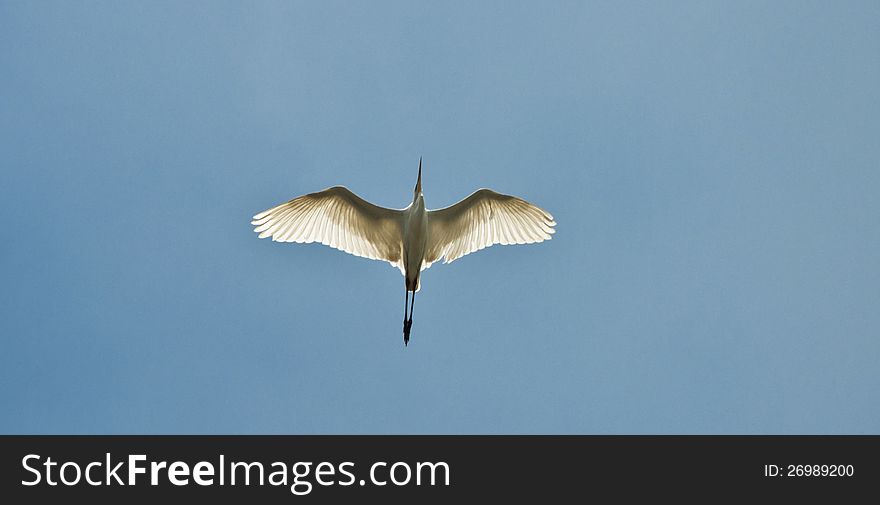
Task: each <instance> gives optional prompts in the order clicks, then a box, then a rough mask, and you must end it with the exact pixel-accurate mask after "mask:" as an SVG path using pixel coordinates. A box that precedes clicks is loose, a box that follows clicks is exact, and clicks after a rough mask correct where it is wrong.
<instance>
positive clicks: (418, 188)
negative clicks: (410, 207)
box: [416, 156, 422, 193]
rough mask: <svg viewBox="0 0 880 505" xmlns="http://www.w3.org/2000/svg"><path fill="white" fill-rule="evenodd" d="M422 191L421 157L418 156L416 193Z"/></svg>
mask: <svg viewBox="0 0 880 505" xmlns="http://www.w3.org/2000/svg"><path fill="white" fill-rule="evenodd" d="M421 192H422V157H421V156H419V179H418V180H417V181H416V193H421Z"/></svg>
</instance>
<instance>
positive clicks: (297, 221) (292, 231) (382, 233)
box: [251, 186, 403, 268]
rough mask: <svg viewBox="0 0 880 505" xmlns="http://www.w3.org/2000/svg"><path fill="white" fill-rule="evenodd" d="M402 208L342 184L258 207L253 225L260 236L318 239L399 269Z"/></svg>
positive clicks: (290, 239)
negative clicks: (376, 202) (377, 202)
mask: <svg viewBox="0 0 880 505" xmlns="http://www.w3.org/2000/svg"><path fill="white" fill-rule="evenodd" d="M402 216H403V212H402V211H400V210H396V209H386V208H385V207H379V206H378V205H373V204H372V203H370V202H368V201H366V200H364V199H363V198H361V197H359V196H357V195H356V194H354V193H352V192H351V191H349V190H348V189H347V188H345V187H342V186H334V187H332V188H328V189H325V190H324V191H318V192H317V193H309V194H308V195H303V196H300V197H297V198H294V199H293V200H290V201H289V202H286V203H282V204H281V205H278V206H277V207H272V208H271V209H269V210H266V211H263V212H260V213H259V214H257V215H256V216H254V220H253V221H251V224H253V225H254V226H256V228H254V231H255V232H257V233H259V234H260V238H266V237H272V240H273V241H278V242H299V243H311V242H319V243H321V244H324V245H328V246H330V247H334V248H336V249H339V250H341V251H345V252H347V253H349V254H354V255H355V256H361V257H364V258H370V259H374V260H382V261H387V262H389V263H391V264H392V265H394V266H396V267H398V268H400V253H401V243H402V240H403V217H402Z"/></svg>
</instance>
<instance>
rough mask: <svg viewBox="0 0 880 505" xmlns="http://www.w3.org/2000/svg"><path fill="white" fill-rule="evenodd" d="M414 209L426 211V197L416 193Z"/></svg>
mask: <svg viewBox="0 0 880 505" xmlns="http://www.w3.org/2000/svg"><path fill="white" fill-rule="evenodd" d="M412 207H413V209H419V210H424V209H425V196H424V195H423V194H421V193H416V196H415V197H414V198H413V203H412Z"/></svg>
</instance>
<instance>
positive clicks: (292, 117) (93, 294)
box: [0, 1, 880, 433]
mask: <svg viewBox="0 0 880 505" xmlns="http://www.w3.org/2000/svg"><path fill="white" fill-rule="evenodd" d="M878 22H880V4H878V3H877V2H870V1H869V2H805V1H798V2H782V1H780V2H704V1H695V2H634V3H630V2H600V3H596V2H551V3H541V4H540V5H539V4H538V3H537V2H531V3H516V2H495V3H492V2H476V3H475V2H460V3H454V2H444V3H443V4H442V5H436V3H430V4H429V3H416V2H399V3H381V4H379V3H372V2H371V3H356V2H349V3H333V2H309V3H300V2H277V3H275V2H257V3H250V2H249V3H245V2H226V3H224V2H139V3H135V2H110V1H108V2H9V1H2V2H0V109H2V111H3V112H2V114H0V227H2V232H3V235H4V239H3V240H2V242H0V285H2V289H0V405H3V408H2V409H0V432H2V433H880V373H878V371H880V310H878V307H880V288H878V286H880V261H878V258H880V227H878V226H877V218H878V216H880V204H878V195H880V170H878V169H880V142H878V133H880V93H878V91H877V90H878V89H880V32H878V30H877V25H878ZM419 156H424V159H425V173H424V190H425V198H426V202H427V204H428V207H429V208H430V207H433V208H437V207H443V206H446V205H449V204H451V203H454V202H455V201H457V200H458V199H460V198H462V197H464V196H465V195H467V194H469V193H470V192H471V191H472V190H474V189H476V188H479V187H491V188H493V189H495V190H497V191H501V192H505V193H510V194H515V195H519V196H522V197H524V198H526V199H528V200H530V201H532V202H534V203H537V204H538V205H540V206H542V207H544V208H546V209H547V210H548V211H550V212H551V213H552V214H553V215H554V217H555V218H556V221H557V222H558V223H559V224H558V227H557V230H558V231H557V234H556V235H555V237H554V239H553V240H552V241H550V242H546V243H543V244H539V245H532V246H517V247H501V246H496V247H492V248H489V249H487V250H484V251H481V252H479V253H477V254H474V255H470V256H467V257H465V258H463V259H461V260H459V261H457V262H455V263H453V264H451V265H435V266H434V267H432V268H431V269H430V270H428V271H426V273H425V274H424V277H423V281H422V291H421V292H420V293H419V295H418V301H417V304H416V307H415V314H414V326H413V333H412V341H411V343H410V346H409V347H408V348H404V346H403V343H402V336H401V321H402V316H403V314H402V311H403V294H404V293H403V277H402V276H401V275H400V274H399V273H398V272H397V271H396V270H395V269H392V268H391V267H390V266H389V265H387V264H385V263H379V262H373V261H369V260H366V259H361V258H356V257H352V256H349V255H346V254H343V253H341V252H339V251H336V250H333V249H330V248H326V247H323V246H320V245H315V244H311V245H294V244H278V243H272V242H269V241H266V240H263V241H260V240H257V238H256V236H255V234H254V233H253V232H252V227H251V226H250V224H249V221H250V217H251V216H252V215H253V214H255V213H256V212H258V211H261V210H263V209H265V208H268V207H270V206H272V205H275V204H277V203H280V202H282V201H285V200H287V199H289V198H292V197H294V196H297V195H300V194H303V193H307V192H311V191H316V190H319V189H322V188H325V187H328V186H331V185H335V184H344V185H346V186H348V187H349V188H351V189H352V190H354V191H355V192H357V193H358V194H360V195H361V196H363V197H365V198H367V199H369V200H371V201H373V202H375V203H377V204H380V205H385V206H389V207H403V206H405V205H406V204H407V203H408V202H409V199H410V198H411V191H412V187H413V185H414V182H415V176H416V167H417V163H418V158H419Z"/></svg>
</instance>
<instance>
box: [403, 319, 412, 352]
mask: <svg viewBox="0 0 880 505" xmlns="http://www.w3.org/2000/svg"><path fill="white" fill-rule="evenodd" d="M411 328H412V320H409V321H404V322H403V345H404V346H407V345H409V330H410V329H411Z"/></svg>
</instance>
